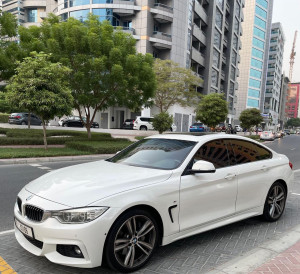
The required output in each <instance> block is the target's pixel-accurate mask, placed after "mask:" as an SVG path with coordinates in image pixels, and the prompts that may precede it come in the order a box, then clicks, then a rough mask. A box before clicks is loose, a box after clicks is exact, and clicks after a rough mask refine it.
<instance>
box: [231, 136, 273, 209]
mask: <svg viewBox="0 0 300 274" xmlns="http://www.w3.org/2000/svg"><path fill="white" fill-rule="evenodd" d="M230 143H231V145H232V149H233V151H234V154H235V158H236V161H237V167H238V169H237V170H238V172H237V175H238V195H237V201H236V211H237V212H242V211H245V210H249V209H253V208H256V207H258V206H260V205H262V204H263V203H264V200H265V195H266V193H267V191H268V187H269V186H270V185H271V184H272V180H273V179H272V159H271V158H272V153H271V152H270V151H268V150H267V149H265V148H264V147H262V146H260V145H258V144H255V143H253V142H250V141H245V140H237V139H232V140H230Z"/></svg>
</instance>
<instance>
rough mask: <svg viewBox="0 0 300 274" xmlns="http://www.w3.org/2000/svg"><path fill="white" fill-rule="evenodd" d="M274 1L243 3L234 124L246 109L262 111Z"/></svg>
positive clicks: (252, 0)
mask: <svg viewBox="0 0 300 274" xmlns="http://www.w3.org/2000/svg"><path fill="white" fill-rule="evenodd" d="M272 11H273V0H268V1H267V0H247V1H246V2H245V9H244V14H245V19H244V23H243V26H244V33H243V36H242V37H241V40H242V45H243V48H242V50H241V52H240V55H241V63H240V78H239V81H238V82H239V89H238V93H237V111H236V123H238V122H239V121H238V117H239V116H240V114H241V112H242V111H243V110H245V109H246V108H257V109H260V110H261V112H263V110H264V97H265V89H266V79H267V67H268V58H269V44H270V35H271V21H272Z"/></svg>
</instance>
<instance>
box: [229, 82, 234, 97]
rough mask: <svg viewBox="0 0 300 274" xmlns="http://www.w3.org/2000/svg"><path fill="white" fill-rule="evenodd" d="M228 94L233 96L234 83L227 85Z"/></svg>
mask: <svg viewBox="0 0 300 274" xmlns="http://www.w3.org/2000/svg"><path fill="white" fill-rule="evenodd" d="M229 94H230V95H234V83H233V82H230V85H229Z"/></svg>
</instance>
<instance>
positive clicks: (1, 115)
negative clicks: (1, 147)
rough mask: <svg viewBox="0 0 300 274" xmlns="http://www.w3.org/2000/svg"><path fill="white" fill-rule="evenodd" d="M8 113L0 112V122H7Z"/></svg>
mask: <svg viewBox="0 0 300 274" xmlns="http://www.w3.org/2000/svg"><path fill="white" fill-rule="evenodd" d="M8 117H9V114H7V113H0V123H8Z"/></svg>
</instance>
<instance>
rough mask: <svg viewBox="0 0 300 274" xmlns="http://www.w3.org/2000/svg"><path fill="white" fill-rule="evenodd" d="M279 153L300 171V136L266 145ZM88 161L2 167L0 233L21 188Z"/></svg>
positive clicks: (5, 227)
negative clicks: (49, 174)
mask: <svg viewBox="0 0 300 274" xmlns="http://www.w3.org/2000/svg"><path fill="white" fill-rule="evenodd" d="M266 145H267V146H268V147H270V148H271V149H273V150H275V151H276V152H278V153H282V154H286V155H287V156H288V157H289V158H290V161H291V162H292V163H293V165H294V170H297V169H300V153H299V151H300V135H291V136H286V137H284V138H283V139H276V140H275V141H273V142H268V143H267V144H266ZM84 162H87V161H69V162H48V163H40V164H38V165H37V164H26V165H23V164H20V165H0V216H1V217H0V220H1V221H0V232H1V231H6V230H10V229H13V207H14V204H15V200H16V196H17V194H18V192H19V191H20V190H21V188H22V187H23V186H24V185H26V184H27V183H29V182H30V181H32V180H34V179H36V178H38V177H40V176H41V175H43V174H45V173H47V172H49V171H51V170H56V169H59V168H63V167H67V166H71V165H77V164H81V163H84Z"/></svg>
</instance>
